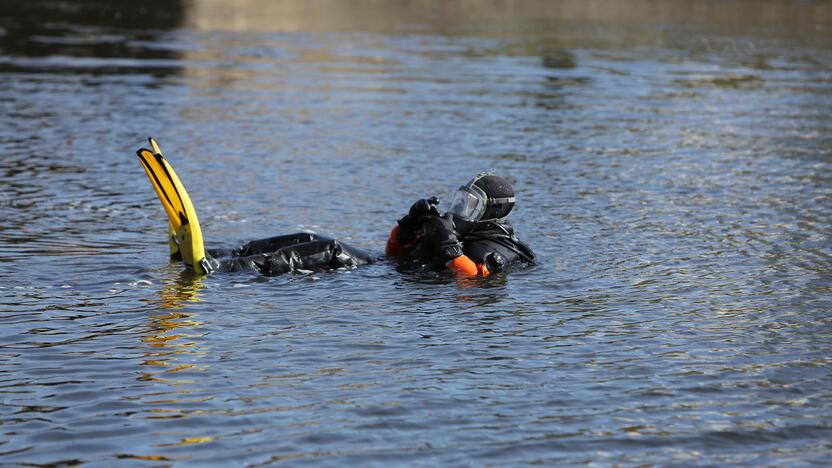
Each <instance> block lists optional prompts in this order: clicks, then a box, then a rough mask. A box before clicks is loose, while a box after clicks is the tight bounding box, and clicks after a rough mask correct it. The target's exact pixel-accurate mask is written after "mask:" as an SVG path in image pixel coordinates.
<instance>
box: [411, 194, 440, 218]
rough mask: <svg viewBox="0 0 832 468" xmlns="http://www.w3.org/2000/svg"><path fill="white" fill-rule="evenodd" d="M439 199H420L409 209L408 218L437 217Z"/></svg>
mask: <svg viewBox="0 0 832 468" xmlns="http://www.w3.org/2000/svg"><path fill="white" fill-rule="evenodd" d="M438 207H439V199H438V198H436V197H430V198H422V199H421V200H417V201H416V203H414V204H413V205H412V206H411V207H410V212H408V214H407V215H408V216H409V217H411V218H413V219H420V218H423V217H425V216H439V208H438Z"/></svg>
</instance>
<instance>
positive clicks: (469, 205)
mask: <svg viewBox="0 0 832 468" xmlns="http://www.w3.org/2000/svg"><path fill="white" fill-rule="evenodd" d="M512 208H514V189H513V188H512V187H511V184H509V183H508V181H507V180H505V179H504V178H502V177H500V176H498V175H494V174H490V173H487V172H483V173H480V174H478V175H477V176H476V177H474V178H473V179H471V180H470V181H469V182H468V183H467V184H465V185H463V186H462V187H460V188H459V189H458V190H457V191H456V192H455V193H454V195H453V197H452V198H451V207H450V209H449V210H448V212H450V213H452V214H453V215H454V217H455V218H457V219H459V220H462V221H466V222H469V223H475V222H477V221H491V220H493V221H502V220H503V219H505V218H506V217H508V215H509V214H510V213H511V210H512Z"/></svg>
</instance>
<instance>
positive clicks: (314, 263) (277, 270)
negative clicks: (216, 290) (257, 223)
mask: <svg viewBox="0 0 832 468" xmlns="http://www.w3.org/2000/svg"><path fill="white" fill-rule="evenodd" d="M318 237H319V236H318ZM264 240H266V239H264ZM373 261H374V258H373V257H372V256H371V255H370V254H368V253H367V252H364V251H363V250H361V249H356V248H354V247H350V246H348V245H346V244H344V243H341V242H339V241H337V240H334V239H326V238H323V239H321V238H318V239H317V240H312V241H310V242H303V243H295V244H292V245H288V246H286V247H283V248H280V249H277V250H276V251H273V252H266V253H257V254H254V255H248V256H241V257H231V258H226V259H222V260H221V265H220V269H221V270H223V271H243V270H258V271H259V272H260V273H262V274H264V275H266V276H277V275H282V274H283V273H288V272H291V271H298V270H330V269H335V268H341V267H350V266H357V265H364V264H366V263H372V262H373Z"/></svg>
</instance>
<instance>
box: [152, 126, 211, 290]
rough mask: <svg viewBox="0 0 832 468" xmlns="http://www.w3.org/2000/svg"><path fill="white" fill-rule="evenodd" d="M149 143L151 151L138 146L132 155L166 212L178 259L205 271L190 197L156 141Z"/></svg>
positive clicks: (197, 270) (203, 250)
mask: <svg viewBox="0 0 832 468" xmlns="http://www.w3.org/2000/svg"><path fill="white" fill-rule="evenodd" d="M150 144H151V146H152V147H153V150H154V151H152V152H151V151H150V150H148V149H145V148H141V149H139V150H138V151H136V154H137V155H138V156H139V160H140V161H141V163H142V167H143V168H144V170H145V172H146V173H147V177H148V179H150V183H151V185H153V189H154V190H155V191H156V195H157V196H158V197H159V201H160V202H161V203H162V207H163V208H164V209H165V213H167V215H168V220H169V221H170V230H171V231H174V232H175V233H176V239H177V241H178V244H179V251H180V253H181V255H182V260H183V261H184V262H185V264H186V265H190V266H191V267H193V269H194V271H196V272H197V273H199V274H206V273H208V272H207V271H206V268H205V265H207V264H208V262H206V261H205V260H206V259H205V246H204V243H203V239H202V230H201V229H200V227H199V220H198V219H197V216H196V210H195V209H194V206H193V204H192V203H191V198H190V197H189V196H188V192H187V191H186V190H185V186H184V185H182V182H181V181H180V180H179V177H178V176H177V175H176V171H174V170H173V167H172V166H171V165H170V163H168V161H167V160H166V159H165V158H164V156H162V153H161V151H160V150H159V145H157V144H156V141H154V140H153V139H152V138H151V139H150Z"/></svg>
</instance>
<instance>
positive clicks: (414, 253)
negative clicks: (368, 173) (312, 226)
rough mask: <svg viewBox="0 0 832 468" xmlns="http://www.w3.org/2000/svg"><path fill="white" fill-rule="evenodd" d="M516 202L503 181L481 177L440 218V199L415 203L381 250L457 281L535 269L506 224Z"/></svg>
mask: <svg viewBox="0 0 832 468" xmlns="http://www.w3.org/2000/svg"><path fill="white" fill-rule="evenodd" d="M514 202H515V198H514V189H513V188H512V187H511V184H510V183H509V182H508V181H507V180H506V179H504V178H503V177H500V176H498V175H495V174H491V173H485V172H484V173H480V174H478V175H477V176H476V177H474V178H473V179H471V180H470V181H469V182H468V183H467V184H465V185H463V186H462V187H460V188H459V189H458V190H457V191H456V192H455V193H454V195H453V198H452V201H451V207H450V209H449V210H448V212H447V213H445V214H444V215H441V214H440V213H439V208H438V206H439V199H438V198H436V197H431V198H426V199H425V198H423V199H421V200H417V201H416V202H415V203H414V204H413V206H411V207H410V211H409V212H408V214H407V215H405V216H404V217H403V218H401V219H400V220H399V222H398V224H397V225H396V226H394V227H393V230H392V231H391V232H390V237H389V238H388V240H387V247H386V249H385V251H386V253H387V255H388V256H393V257H399V258H403V259H410V260H413V261H414V262H418V263H421V264H426V265H428V266H431V267H434V268H437V269H442V268H448V269H450V270H451V271H453V272H455V273H456V274H457V275H460V276H477V275H479V276H488V275H489V274H491V273H495V272H498V271H503V270H505V269H506V268H508V267H509V266H511V265H513V264H516V263H518V262H523V263H529V264H533V263H534V262H535V255H534V252H532V250H531V249H530V248H529V247H528V246H527V245H526V244H524V243H523V242H521V241H520V240H519V239H518V238H517V236H515V235H514V229H513V228H512V227H511V225H510V224H509V223H508V222H507V221H506V218H507V217H508V216H509V215H510V214H511V212H512V210H513V209H514Z"/></svg>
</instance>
